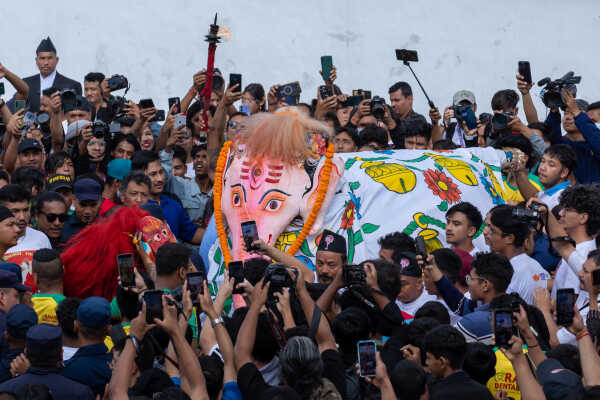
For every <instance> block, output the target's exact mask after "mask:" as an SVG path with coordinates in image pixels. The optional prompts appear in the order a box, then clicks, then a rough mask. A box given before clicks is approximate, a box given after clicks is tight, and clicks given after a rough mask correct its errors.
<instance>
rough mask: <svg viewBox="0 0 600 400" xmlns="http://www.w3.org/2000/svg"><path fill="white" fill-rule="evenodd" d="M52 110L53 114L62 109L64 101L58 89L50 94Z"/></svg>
mask: <svg viewBox="0 0 600 400" xmlns="http://www.w3.org/2000/svg"><path fill="white" fill-rule="evenodd" d="M49 106H50V111H52V113H53V114H58V113H59V112H60V110H62V101H61V99H60V92H59V91H58V90H57V91H56V92H54V93H52V95H50V104H49Z"/></svg>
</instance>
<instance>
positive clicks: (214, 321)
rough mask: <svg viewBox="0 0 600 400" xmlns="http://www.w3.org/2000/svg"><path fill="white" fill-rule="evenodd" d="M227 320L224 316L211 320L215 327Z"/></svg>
mask: <svg viewBox="0 0 600 400" xmlns="http://www.w3.org/2000/svg"><path fill="white" fill-rule="evenodd" d="M224 323H225V320H224V319H223V317H218V318H215V319H213V320H212V321H210V326H212V327H213V328H214V327H215V326H217V325H219V324H224Z"/></svg>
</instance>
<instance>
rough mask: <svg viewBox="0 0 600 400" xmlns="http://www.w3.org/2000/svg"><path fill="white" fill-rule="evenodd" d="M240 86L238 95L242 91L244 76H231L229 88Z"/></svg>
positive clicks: (237, 90)
mask: <svg viewBox="0 0 600 400" xmlns="http://www.w3.org/2000/svg"><path fill="white" fill-rule="evenodd" d="M235 85H238V87H237V89H236V91H235V92H236V93H238V92H241V91H242V74H229V87H230V88H232V87H234V86H235Z"/></svg>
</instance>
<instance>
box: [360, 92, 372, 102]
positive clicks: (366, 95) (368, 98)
mask: <svg viewBox="0 0 600 400" xmlns="http://www.w3.org/2000/svg"><path fill="white" fill-rule="evenodd" d="M362 95H363V99H365V100H371V91H370V90H363V92H362Z"/></svg>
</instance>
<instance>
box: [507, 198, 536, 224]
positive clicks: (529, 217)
mask: <svg viewBox="0 0 600 400" xmlns="http://www.w3.org/2000/svg"><path fill="white" fill-rule="evenodd" d="M540 206H541V205H540V204H537V203H533V204H532V205H531V208H513V210H512V215H513V217H516V218H518V219H520V220H522V221H523V222H526V223H527V224H528V225H529V226H530V227H531V229H537V225H538V222H539V221H540V219H541V214H540V212H539V209H540Z"/></svg>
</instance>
